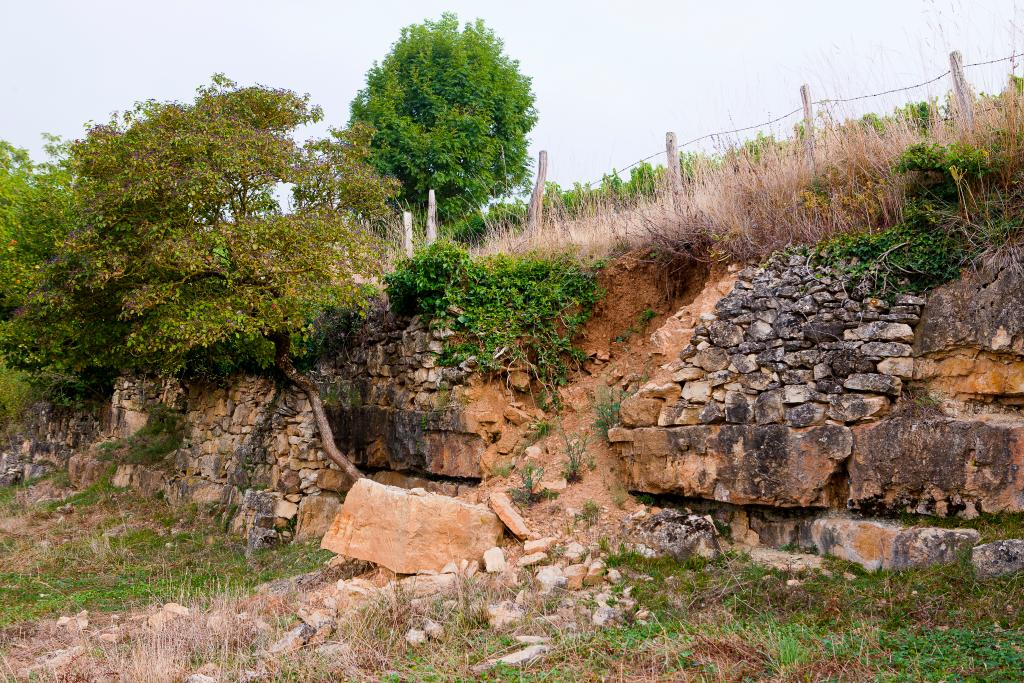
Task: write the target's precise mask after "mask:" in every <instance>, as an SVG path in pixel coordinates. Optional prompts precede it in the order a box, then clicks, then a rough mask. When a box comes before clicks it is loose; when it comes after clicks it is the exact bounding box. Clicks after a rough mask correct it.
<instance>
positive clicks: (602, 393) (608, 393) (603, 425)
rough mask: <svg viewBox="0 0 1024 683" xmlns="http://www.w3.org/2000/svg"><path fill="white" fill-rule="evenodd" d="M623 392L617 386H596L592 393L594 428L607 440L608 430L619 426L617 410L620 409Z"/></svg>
mask: <svg viewBox="0 0 1024 683" xmlns="http://www.w3.org/2000/svg"><path fill="white" fill-rule="evenodd" d="M624 398H625V394H624V393H623V391H622V390H621V389H619V388H618V387H605V386H601V387H598V388H597V391H596V392H595V395H594V413H595V414H596V417H595V418H594V428H595V429H596V430H597V431H598V433H599V434H600V435H601V436H602V437H603V438H604V439H605V441H607V440H608V430H609V429H611V428H612V427H617V426H619V423H620V422H621V420H620V418H619V411H620V410H621V409H622V399H624Z"/></svg>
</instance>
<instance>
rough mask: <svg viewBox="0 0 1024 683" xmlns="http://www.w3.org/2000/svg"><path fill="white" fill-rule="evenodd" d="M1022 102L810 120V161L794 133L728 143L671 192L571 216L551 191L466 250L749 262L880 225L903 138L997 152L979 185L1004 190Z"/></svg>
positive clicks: (1008, 95) (898, 206) (607, 202)
mask: <svg viewBox="0 0 1024 683" xmlns="http://www.w3.org/2000/svg"><path fill="white" fill-rule="evenodd" d="M1022 103H1024V100H1022V98H1021V96H1020V94H1018V93H1016V92H1015V91H1014V92H1011V91H1009V90H1008V91H1006V92H1004V93H1003V94H1001V95H1000V96H998V97H995V98H989V99H984V100H979V101H978V103H977V110H976V114H975V125H974V127H973V129H970V130H968V129H967V128H966V127H965V126H964V125H962V124H961V123H960V122H959V120H954V119H946V120H943V119H942V118H941V117H940V116H938V114H937V112H935V113H934V115H933V116H932V117H931V125H930V126H929V128H928V130H927V131H926V132H924V133H922V132H921V130H920V129H919V127H918V124H917V122H915V121H912V120H908V119H902V118H894V119H891V120H887V121H886V124H885V127H884V130H881V131H880V130H878V129H876V128H875V127H874V126H872V125H869V124H867V123H864V122H862V121H859V120H853V121H843V120H840V119H839V118H837V117H822V120H820V121H819V122H818V123H817V128H816V134H815V149H816V153H815V158H816V164H814V166H813V167H812V164H811V163H810V162H809V160H808V158H807V156H806V153H805V151H804V143H803V141H802V140H799V139H795V138H791V139H788V140H783V141H780V142H779V143H778V144H762V145H747V146H743V145H735V146H733V147H731V148H729V149H726V150H725V151H724V152H723V153H722V154H721V155H720V163H704V164H701V163H698V164H697V166H696V168H695V169H694V173H693V176H692V178H691V179H689V180H688V181H686V182H685V184H684V189H683V192H682V195H681V196H680V197H678V198H676V199H675V200H673V198H672V197H671V196H670V193H669V192H668V191H667V190H666V188H665V187H664V185H662V186H661V187H659V188H658V190H657V192H656V193H655V195H654V196H653V197H649V198H647V199H644V200H641V201H638V202H633V203H629V204H625V205H624V204H622V203H621V202H616V201H615V200H612V199H608V198H606V197H605V198H602V197H595V198H592V199H591V200H590V201H589V203H588V204H587V205H586V206H585V207H584V208H583V209H582V210H581V211H580V212H578V213H576V214H575V215H569V212H567V211H566V210H565V209H564V207H562V206H560V205H559V204H558V202H557V200H556V201H555V202H554V205H553V206H550V207H548V209H546V212H545V215H544V222H543V228H542V230H540V231H539V232H538V233H537V234H535V235H522V234H520V231H519V229H518V227H517V226H512V225H494V226H492V228H491V232H490V235H489V237H488V238H487V240H486V241H485V243H484V244H483V245H482V246H481V247H479V248H478V251H479V252H480V253H514V252H525V251H538V252H541V253H545V252H547V253H556V252H564V251H567V250H568V251H578V252H581V253H582V254H584V255H591V256H604V255H608V254H614V253H618V252H620V251H622V250H624V249H629V248H635V247H644V246H658V247H661V248H665V249H668V250H670V251H674V252H679V253H682V254H684V255H686V256H688V257H691V258H697V259H699V260H702V261H706V260H732V261H749V260H754V259H762V258H764V257H765V256H766V255H768V254H770V253H771V252H773V251H775V250H778V249H784V248H786V247H788V246H791V245H806V244H814V243H817V242H819V241H820V240H823V239H827V238H829V237H831V236H833V235H836V234H838V233H849V232H859V231H864V230H879V229H884V228H886V227H889V226H891V225H893V224H894V223H896V222H898V221H899V220H900V218H901V210H902V205H903V202H904V193H905V184H906V179H905V178H904V177H903V176H901V175H900V174H898V173H895V172H894V171H893V164H894V162H895V161H896V159H897V158H898V157H899V155H900V154H901V153H902V152H903V151H904V150H905V149H906V148H907V147H908V146H910V145H911V144H913V143H917V142H922V141H931V142H937V143H940V144H949V143H953V142H966V143H970V144H972V145H974V146H976V147H979V148H982V149H987V150H997V149H998V150H1000V151H1001V153H1002V154H1003V155H1004V157H1005V158H1007V159H1010V160H1011V161H1012V162H1013V163H1011V164H1010V166H1009V167H1008V168H1006V169H1004V172H1003V173H1002V174H1001V177H1000V178H999V179H998V180H997V181H996V183H997V185H996V186H994V187H992V188H990V189H991V190H992V191H993V192H1012V188H1013V187H1014V184H1015V183H1016V181H1017V178H1016V172H1017V170H1018V168H1017V163H1016V160H1019V159H1020V154H1019V152H1020V144H1021V139H1022V136H1021V133H1022V131H1021V127H1022V121H1021V116H1020V112H1021V105H1022Z"/></svg>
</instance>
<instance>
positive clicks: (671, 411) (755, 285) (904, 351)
mask: <svg viewBox="0 0 1024 683" xmlns="http://www.w3.org/2000/svg"><path fill="white" fill-rule="evenodd" d="M1021 302H1024V280H1022V279H1021V277H1020V276H1019V275H1018V274H1017V273H1016V272H1015V271H1013V270H1011V269H1005V270H1002V271H997V272H994V273H989V274H972V275H969V276H966V277H965V278H964V279H963V280H961V281H958V282H956V283H952V284H950V285H947V286H945V287H942V288H939V289H938V290H936V291H935V292H932V293H931V294H930V295H929V297H928V298H927V300H926V299H925V298H923V297H917V296H910V295H901V296H896V297H894V298H893V299H892V300H891V301H884V300H880V299H877V298H873V297H870V296H866V295H863V294H860V293H858V292H857V291H856V290H855V289H854V288H852V287H851V283H850V281H849V280H848V279H846V278H844V277H843V276H841V275H839V274H837V273H836V272H834V271H831V270H829V269H824V268H814V267H810V266H808V265H807V263H806V262H805V261H804V260H803V259H802V258H799V257H776V258H774V259H773V260H772V261H770V262H769V263H768V264H766V265H765V266H763V267H758V268H747V269H745V270H742V271H740V272H739V273H738V277H737V279H736V282H735V284H734V286H733V289H732V291H730V292H729V293H728V294H727V295H725V296H724V297H722V298H721V299H720V300H719V301H718V303H717V304H716V306H715V310H714V312H713V313H710V314H706V315H705V316H703V318H702V320H701V324H700V325H699V326H698V327H697V328H695V330H694V332H693V336H692V339H691V341H690V343H689V344H688V345H687V346H686V347H685V348H684V349H683V350H682V351H681V353H680V354H679V358H678V359H677V360H675V361H673V362H672V363H669V364H666V365H664V366H662V368H661V370H660V372H659V374H658V375H656V376H655V378H654V379H653V380H652V381H650V382H648V383H647V384H645V385H644V386H643V387H642V388H641V389H640V390H639V391H638V392H637V393H636V394H634V395H633V396H631V397H629V398H628V399H626V400H624V401H623V403H622V409H621V419H622V426H621V427H620V428H617V429H613V430H611V432H610V433H609V439H610V440H611V441H612V444H613V447H614V448H615V450H616V451H617V453H618V455H619V457H620V462H621V465H622V471H623V476H624V478H625V479H626V483H627V486H628V487H629V488H631V489H633V490H637V491H645V492H650V493H656V494H673V495H677V496H683V497H687V498H691V499H697V500H702V501H714V502H715V503H716V504H718V505H721V504H728V505H725V506H723V507H719V508H718V509H719V510H720V511H722V514H724V515H726V516H727V517H728V519H727V520H725V521H730V522H733V523H734V527H736V526H737V525H736V524H735V522H736V521H737V520H739V521H740V522H741V524H739V525H738V526H739V527H740V528H734V535H736V534H737V532H738V535H740V536H743V535H744V534H745V533H748V532H753V531H754V530H755V529H760V530H761V531H760V532H758V533H755V534H754V535H755V536H757V535H760V536H767V537H770V538H774V539H780V540H782V539H788V540H789V541H794V540H799V539H806V538H807V533H808V527H807V525H806V522H805V521H804V522H801V521H800V520H799V519H798V518H780V517H779V515H778V513H774V512H772V510H782V509H788V510H793V511H801V510H806V509H808V508H810V509H819V510H822V509H843V508H849V509H853V510H856V511H859V512H862V513H892V512H897V511H911V512H917V513H926V514H936V515H952V514H960V515H965V516H968V517H970V516H974V515H976V514H977V513H979V512H1009V511H1021V510H1024V419H1022V416H1021V414H1020V412H1019V411H1020V405H1021V403H1022V402H1024V379H1021V378H1024V332H1022V330H1024V328H1022V326H1021V322H1020V316H1019V310H1020V307H1019V306H1020V304H1021ZM738 506H746V507H745V508H744V507H738ZM787 542H788V541H787Z"/></svg>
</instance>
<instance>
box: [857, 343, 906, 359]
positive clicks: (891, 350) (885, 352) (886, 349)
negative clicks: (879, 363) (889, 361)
mask: <svg viewBox="0 0 1024 683" xmlns="http://www.w3.org/2000/svg"><path fill="white" fill-rule="evenodd" d="M858 350H859V351H860V352H861V354H862V355H865V356H882V357H883V358H899V357H904V356H910V355H911V354H912V353H913V349H912V348H910V345H909V344H901V343H899V342H868V343H866V344H864V345H862V346H861V347H860V349H858Z"/></svg>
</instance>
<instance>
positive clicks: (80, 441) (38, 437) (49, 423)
mask: <svg viewBox="0 0 1024 683" xmlns="http://www.w3.org/2000/svg"><path fill="white" fill-rule="evenodd" d="M28 413H29V418H28V419H27V420H26V421H25V424H24V427H23V428H22V429H20V430H17V431H15V432H14V433H11V434H7V435H6V436H5V437H4V442H5V443H4V444H3V450H2V451H0V486H9V485H11V484H17V483H19V482H22V481H28V480H31V479H35V478H36V477H41V476H43V475H44V474H47V473H49V472H52V471H54V470H63V469H67V466H68V461H69V460H70V458H71V456H72V455H74V454H75V453H76V452H78V451H79V450H81V449H83V448H87V447H88V446H89V445H90V444H91V443H92V442H93V441H95V440H96V439H97V438H99V437H100V435H101V434H102V433H103V431H104V424H105V422H106V420H107V419H108V418H109V415H108V414H106V411H101V412H100V414H98V415H97V414H94V413H93V412H92V411H87V410H75V409H71V408H63V407H60V406H55V405H52V404H49V403H38V404H36V405H34V406H32V407H31V408H30V409H29V411H28Z"/></svg>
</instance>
